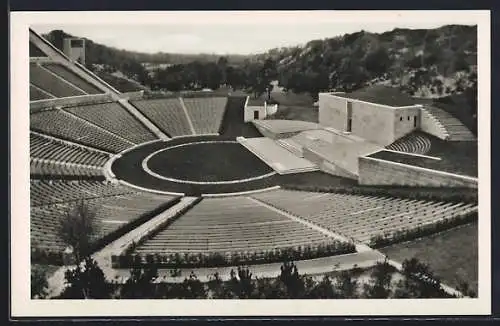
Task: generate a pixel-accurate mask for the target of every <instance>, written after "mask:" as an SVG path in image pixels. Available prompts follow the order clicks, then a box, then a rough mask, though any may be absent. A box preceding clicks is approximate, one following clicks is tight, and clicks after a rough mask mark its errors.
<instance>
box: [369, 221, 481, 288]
mask: <svg viewBox="0 0 500 326" xmlns="http://www.w3.org/2000/svg"><path fill="white" fill-rule="evenodd" d="M477 232H478V229H477V222H475V223H471V224H467V225H463V226H459V227H456V228H453V229H451V230H448V231H445V232H441V233H439V234H434V235H432V236H429V237H425V238H421V239H417V240H414V241H410V242H405V243H400V244H395V245H392V246H389V247H385V248H382V249H379V250H380V251H381V252H383V253H384V254H386V255H388V256H389V258H390V259H392V260H395V261H399V262H403V260H405V259H410V258H412V257H416V258H418V259H419V260H420V261H422V262H424V263H426V264H429V266H430V268H431V270H432V271H434V272H435V273H436V275H437V276H439V277H441V279H442V281H443V283H446V284H447V285H450V286H453V287H457V286H458V285H459V284H460V282H461V281H466V282H467V283H468V284H469V286H470V288H471V289H472V290H474V291H475V292H476V293H477V282H478V279H477V277H478V271H477V269H478V251H477V238H478V233H477Z"/></svg>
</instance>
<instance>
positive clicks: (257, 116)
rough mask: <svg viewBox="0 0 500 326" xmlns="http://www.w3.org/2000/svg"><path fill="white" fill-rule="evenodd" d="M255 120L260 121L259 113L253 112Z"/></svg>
mask: <svg viewBox="0 0 500 326" xmlns="http://www.w3.org/2000/svg"><path fill="white" fill-rule="evenodd" d="M253 119H254V120H258V119H259V111H257V110H256V111H253Z"/></svg>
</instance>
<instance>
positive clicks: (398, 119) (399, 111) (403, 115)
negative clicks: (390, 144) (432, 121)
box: [394, 106, 421, 141]
mask: <svg viewBox="0 0 500 326" xmlns="http://www.w3.org/2000/svg"><path fill="white" fill-rule="evenodd" d="M420 112H421V107H420V106H411V107H400V108H395V109H394V141H395V140H397V139H399V138H401V137H403V136H404V135H406V134H409V133H410V132H412V131H414V130H416V129H419V128H420ZM415 117H416V119H417V125H416V126H415V122H414V119H415Z"/></svg>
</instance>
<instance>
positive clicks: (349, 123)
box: [346, 102, 352, 132]
mask: <svg viewBox="0 0 500 326" xmlns="http://www.w3.org/2000/svg"><path fill="white" fill-rule="evenodd" d="M346 131H347V132H351V131H352V102H347V128H346Z"/></svg>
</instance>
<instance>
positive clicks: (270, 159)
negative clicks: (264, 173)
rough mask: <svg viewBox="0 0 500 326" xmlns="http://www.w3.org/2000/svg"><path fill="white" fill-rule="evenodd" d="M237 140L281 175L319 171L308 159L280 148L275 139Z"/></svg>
mask: <svg viewBox="0 0 500 326" xmlns="http://www.w3.org/2000/svg"><path fill="white" fill-rule="evenodd" d="M236 140H237V141H238V142H239V143H240V144H242V145H243V146H245V147H246V148H247V149H248V150H249V151H251V152H252V153H254V154H255V155H256V156H257V157H259V158H260V159H261V160H262V161H264V162H265V163H266V164H267V165H269V166H270V167H271V168H272V169H273V170H274V171H276V172H277V173H279V174H290V173H301V172H311V171H317V170H319V168H318V166H316V164H314V163H312V162H310V161H309V160H307V159H304V158H301V157H299V156H296V155H295V154H293V153H292V152H291V151H289V150H287V149H285V148H284V147H282V146H280V145H279V144H278V143H277V142H276V141H275V140H273V139H270V138H267V137H258V138H244V137H238V138H236Z"/></svg>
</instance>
